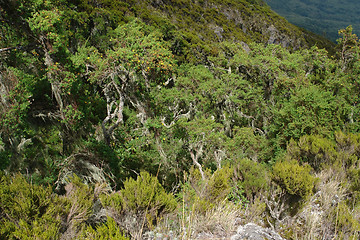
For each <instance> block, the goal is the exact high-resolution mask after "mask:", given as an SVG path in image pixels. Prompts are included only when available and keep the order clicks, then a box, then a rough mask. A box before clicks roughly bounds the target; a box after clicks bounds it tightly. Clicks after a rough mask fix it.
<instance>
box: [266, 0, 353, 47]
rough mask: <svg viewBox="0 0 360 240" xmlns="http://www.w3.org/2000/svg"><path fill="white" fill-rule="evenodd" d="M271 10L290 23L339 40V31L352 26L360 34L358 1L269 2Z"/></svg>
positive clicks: (281, 0) (278, 0)
mask: <svg viewBox="0 0 360 240" xmlns="http://www.w3.org/2000/svg"><path fill="white" fill-rule="evenodd" d="M266 2H267V3H268V4H269V5H270V6H271V8H272V9H273V10H274V11H276V12H277V13H279V14H280V15H281V16H284V17H285V18H286V19H287V20H288V21H289V22H291V23H293V24H295V25H297V26H300V27H303V28H306V29H308V30H310V31H313V32H315V33H317V34H320V35H323V36H326V37H327V38H329V39H331V40H332V41H334V42H335V41H336V39H338V38H339V35H338V30H339V29H341V28H345V27H347V26H349V25H352V26H353V28H354V32H355V33H356V34H358V33H360V32H359V30H358V29H359V28H360V10H359V9H360V3H359V1H356V0H341V1H340V0H327V1H322V0H314V1H307V0H292V1H287V0H267V1H266Z"/></svg>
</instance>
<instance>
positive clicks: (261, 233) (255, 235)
mask: <svg viewBox="0 0 360 240" xmlns="http://www.w3.org/2000/svg"><path fill="white" fill-rule="evenodd" d="M242 239H247V240H265V239H266V240H285V239H284V238H282V237H281V236H280V235H279V234H278V233H276V232H274V231H273V230H271V229H270V228H263V227H260V226H258V225H256V224H254V223H248V224H246V225H245V226H240V227H239V228H238V230H237V233H236V234H235V235H233V236H232V237H231V238H230V240H242Z"/></svg>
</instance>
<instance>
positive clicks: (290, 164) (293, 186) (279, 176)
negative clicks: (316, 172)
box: [272, 160, 316, 198]
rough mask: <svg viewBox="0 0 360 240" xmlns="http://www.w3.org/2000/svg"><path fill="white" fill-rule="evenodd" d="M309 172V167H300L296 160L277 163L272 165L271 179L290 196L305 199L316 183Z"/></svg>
mask: <svg viewBox="0 0 360 240" xmlns="http://www.w3.org/2000/svg"><path fill="white" fill-rule="evenodd" d="M310 171H311V167H310V166H309V165H300V164H299V163H298V162H297V161H296V160H291V161H279V162H277V163H276V164H275V165H274V168H273V176H272V177H273V180H274V181H275V182H276V183H278V184H279V185H280V186H281V188H283V189H284V190H286V192H287V193H289V194H290V195H295V196H299V197H302V198H307V197H308V196H310V195H311V194H312V192H313V188H314V184H315V181H316V178H315V177H314V176H312V175H311V174H310Z"/></svg>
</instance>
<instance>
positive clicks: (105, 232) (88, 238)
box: [77, 217, 129, 240]
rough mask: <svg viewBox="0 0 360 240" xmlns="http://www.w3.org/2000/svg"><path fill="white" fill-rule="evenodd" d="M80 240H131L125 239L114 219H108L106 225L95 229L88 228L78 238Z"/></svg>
mask: <svg viewBox="0 0 360 240" xmlns="http://www.w3.org/2000/svg"><path fill="white" fill-rule="evenodd" d="M77 239H79V240H95V239H96V240H129V238H127V237H125V236H124V235H123V233H122V231H121V230H120V228H119V226H118V225H117V224H116V222H115V220H114V219H113V218H110V217H108V218H107V221H106V223H103V224H100V225H99V226H97V227H95V228H93V227H92V226H86V227H84V229H83V230H82V232H81V234H80V235H79V237H78V238H77Z"/></svg>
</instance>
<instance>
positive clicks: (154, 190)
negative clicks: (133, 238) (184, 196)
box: [120, 172, 177, 217]
mask: <svg viewBox="0 0 360 240" xmlns="http://www.w3.org/2000/svg"><path fill="white" fill-rule="evenodd" d="M120 192H121V196H122V199H123V204H124V209H126V210H130V211H135V212H144V211H149V212H150V213H152V214H154V215H155V216H154V217H157V216H159V215H161V214H163V213H166V212H171V211H173V210H174V209H175V208H176V206H177V203H176V200H175V198H174V196H173V195H172V194H170V193H166V192H165V190H164V188H163V187H162V186H161V184H160V183H159V181H158V179H157V178H156V177H154V176H151V175H150V174H149V173H148V172H141V173H140V175H139V176H138V178H137V179H136V180H134V179H132V178H129V179H127V180H126V181H125V183H124V188H123V189H122V190H121V191H120Z"/></svg>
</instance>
